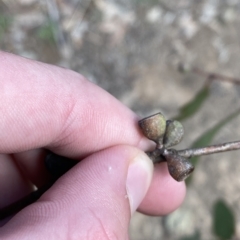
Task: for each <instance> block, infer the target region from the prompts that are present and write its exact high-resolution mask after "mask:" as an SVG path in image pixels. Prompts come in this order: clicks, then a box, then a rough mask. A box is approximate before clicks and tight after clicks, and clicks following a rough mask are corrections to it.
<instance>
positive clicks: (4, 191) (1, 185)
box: [0, 154, 33, 209]
mask: <svg viewBox="0 0 240 240" xmlns="http://www.w3.org/2000/svg"><path fill="white" fill-rule="evenodd" d="M32 190H33V187H32V185H31V184H30V183H29V182H28V180H27V179H26V178H25V177H24V176H23V174H22V173H21V171H20V170H19V168H18V167H17V166H16V164H15V162H14V160H13V159H12V158H11V157H10V156H9V155H4V154H1V155H0V191H1V194H0V209H2V208H4V207H6V206H7V205H9V204H11V203H13V202H15V201H17V200H19V199H21V198H22V197H24V196H26V195H27V194H28V193H30V192H31V191H32Z"/></svg>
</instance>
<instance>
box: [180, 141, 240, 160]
mask: <svg viewBox="0 0 240 240" xmlns="http://www.w3.org/2000/svg"><path fill="white" fill-rule="evenodd" d="M238 149H240V141H236V142H230V143H221V144H217V145H212V146H207V147H203V148H192V149H184V150H178V151H177V152H178V154H179V155H181V156H183V157H186V158H190V157H194V156H201V155H208V154H213V153H219V152H226V151H233V150H238Z"/></svg>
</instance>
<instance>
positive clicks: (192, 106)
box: [174, 84, 210, 121]
mask: <svg viewBox="0 0 240 240" xmlns="http://www.w3.org/2000/svg"><path fill="white" fill-rule="evenodd" d="M209 91H210V90H209V85H208V84H206V85H204V86H203V88H202V89H201V90H200V91H199V92H198V93H197V95H195V97H194V98H193V99H192V100H191V101H190V102H188V103H186V104H185V105H184V106H183V107H181V108H180V110H179V111H180V112H179V115H178V116H177V117H175V118H174V119H176V120H179V121H180V120H183V119H186V118H189V117H191V116H192V115H194V114H195V113H196V112H197V111H198V110H199V108H200V107H201V106H202V104H203V103H204V101H205V100H206V99H207V97H208V96H209Z"/></svg>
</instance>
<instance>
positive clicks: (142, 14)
mask: <svg viewBox="0 0 240 240" xmlns="http://www.w3.org/2000/svg"><path fill="white" fill-rule="evenodd" d="M239 24H240V2H239V1H238V0H219V1H217V0H208V1H207V0H179V1H174V0H132V1H126V0H118V1H117V0H112V1H110V0H85V1H80V0H49V1H37V0H17V1H16V0H15V1H13V0H1V1H0V46H1V49H2V50H5V51H8V52H12V53H15V54H18V55H21V56H25V57H28V58H32V59H36V60H40V61H43V62H47V63H51V64H55V65H59V66H64V67H67V68H71V69H73V70H75V71H77V72H80V73H81V74H83V75H84V76H86V77H87V78H88V79H89V80H90V81H92V82H94V83H96V84H98V85H100V86H101V87H102V88H104V89H105V90H107V91H108V92H110V93H111V94H112V95H114V96H115V97H116V98H118V99H119V100H120V101H121V102H122V103H124V104H125V105H127V106H128V107H129V108H131V109H132V110H133V111H135V112H136V113H137V114H138V115H139V116H141V117H143V116H147V115H148V114H151V113H155V112H158V111H161V112H163V113H164V115H165V116H167V117H168V118H171V117H173V116H176V115H177V114H178V110H179V108H180V107H181V106H182V105H183V104H185V103H186V102H188V101H189V100H190V99H192V98H193V97H194V96H195V95H196V93H197V92H198V91H199V90H200V89H201V87H202V86H203V85H204V83H205V81H206V78H204V77H202V76H199V75H197V74H195V73H193V72H191V71H190V72H187V73H182V72H180V71H179V65H184V66H186V67H189V68H192V67H198V68H200V69H202V70H204V71H206V72H214V73H219V74H222V75H226V76H230V77H236V78H238V77H239V75H240V68H239V63H240V41H239V36H240V28H239ZM239 95H240V87H239V86H238V85H234V84H231V83H226V82H219V81H214V82H213V83H212V84H211V94H210V97H209V98H208V100H207V101H206V102H205V103H204V104H203V106H202V107H201V109H200V110H199V111H198V112H197V114H195V115H194V116H193V117H192V118H189V119H188V120H186V121H183V125H184V128H185V137H184V140H183V142H182V143H181V144H180V147H183V148H185V147H188V146H190V145H191V143H192V142H193V141H194V140H195V139H196V138H197V137H198V136H199V135H201V133H203V132H205V131H206V130H207V129H209V128H211V127H212V126H213V125H214V124H216V123H217V122H219V121H220V120H221V119H223V118H224V117H226V116H227V115H228V114H230V113H232V112H234V111H236V110H237V109H238V108H239V105H238V104H239ZM239 121H240V117H236V118H234V120H232V121H231V122H229V123H228V125H226V127H224V128H222V130H221V131H220V132H219V133H218V134H217V136H216V137H215V138H214V141H213V142H214V143H221V142H226V141H233V140H237V139H239V138H240V128H239V124H238V122H239ZM239 160H240V153H239V152H237V151H236V152H231V153H224V154H219V155H214V156H211V157H202V158H201V160H200V162H199V164H198V166H197V168H196V171H195V173H194V178H193V181H192V183H191V184H190V186H189V187H188V191H187V197H186V199H185V201H184V203H183V205H182V207H181V208H180V209H178V210H177V211H175V212H174V213H172V214H170V215H168V216H165V217H147V216H144V215H141V214H139V213H136V214H135V216H134V217H133V219H132V222H131V227H130V230H129V232H130V236H131V239H132V240H145V239H150V240H157V239H169V240H178V239H180V238H181V237H183V236H188V235H193V234H194V233H195V232H199V233H200V235H201V239H203V240H210V239H216V238H215V237H214V235H213V233H212V206H213V204H214V202H215V201H216V200H218V199H224V201H225V202H226V203H227V204H228V205H229V206H230V207H231V208H233V209H234V213H235V219H236V238H235V239H240V201H239V197H240V193H239V190H240V177H239V174H238V173H239V172H240V164H239Z"/></svg>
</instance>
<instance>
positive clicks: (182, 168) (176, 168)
mask: <svg viewBox="0 0 240 240" xmlns="http://www.w3.org/2000/svg"><path fill="white" fill-rule="evenodd" d="M164 157H165V158H166V161H167V165H168V171H169V173H170V175H171V176H172V177H173V178H174V179H175V180H176V181H178V182H180V181H183V180H185V179H186V178H187V177H188V176H189V175H190V174H191V173H192V172H193V170H194V166H193V165H192V163H191V162H189V161H188V159H187V158H184V157H182V156H180V155H178V154H177V152H176V150H168V153H167V154H165V155H164Z"/></svg>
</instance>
